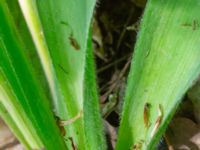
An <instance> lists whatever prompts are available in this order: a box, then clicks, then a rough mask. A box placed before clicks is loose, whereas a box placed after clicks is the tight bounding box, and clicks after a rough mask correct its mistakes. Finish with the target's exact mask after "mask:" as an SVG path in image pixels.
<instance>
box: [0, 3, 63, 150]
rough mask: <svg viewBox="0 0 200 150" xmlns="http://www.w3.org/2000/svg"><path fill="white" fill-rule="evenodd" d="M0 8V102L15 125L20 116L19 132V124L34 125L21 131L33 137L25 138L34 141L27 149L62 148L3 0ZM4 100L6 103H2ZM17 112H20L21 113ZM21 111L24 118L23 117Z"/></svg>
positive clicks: (50, 114) (50, 115)
mask: <svg viewBox="0 0 200 150" xmlns="http://www.w3.org/2000/svg"><path fill="white" fill-rule="evenodd" d="M0 7H1V9H0V19H1V21H2V22H1V24H0V49H1V50H0V56H1V60H0V69H1V78H2V77H3V78H5V81H6V84H8V85H6V84H5V83H4V81H3V82H2V84H1V86H2V88H1V102H2V103H3V105H4V107H5V109H6V110H7V111H9V114H10V116H11V117H12V118H13V120H14V121H15V123H16V124H17V122H19V121H20V119H21V120H22V121H23V119H24V120H25V121H24V122H28V124H26V125H24V124H23V122H22V123H21V124H20V123H18V124H17V125H18V127H20V130H21V132H22V133H23V127H26V128H28V126H29V124H30V125H31V126H32V127H33V128H34V129H33V130H34V131H32V132H31V131H28V130H27V131H24V132H27V133H24V134H23V135H24V136H25V135H26V134H29V132H31V133H30V134H32V138H34V140H32V139H30V138H28V139H27V140H28V141H29V142H30V143H31V142H32V143H34V142H35V144H34V145H30V146H31V149H35V148H42V147H41V146H43V145H44V147H45V148H46V149H52V150H53V149H54V150H55V149H61V150H62V149H65V145H64V141H63V139H62V137H61V135H60V131H59V129H58V127H57V125H56V122H55V120H54V117H53V113H52V110H51V107H50V105H49V100H48V97H47V96H46V95H45V93H43V90H42V88H41V85H40V83H39V82H38V80H36V78H35V76H34V75H33V74H34V71H33V70H32V69H31V67H32V65H30V64H29V63H28V62H29V61H28V59H27V57H25V56H26V55H25V51H26V49H25V46H24V43H23V42H22V40H21V38H20V34H19V32H18V30H17V26H16V24H15V23H14V20H13V18H12V16H11V13H10V12H9V9H8V6H7V4H6V2H5V1H4V0H1V1H0ZM3 86H4V87H3ZM7 87H8V88H7ZM9 91H11V92H9ZM13 93H14V94H13ZM12 94H13V95H12ZM7 103H9V104H10V105H6V104H7ZM11 104H12V105H11ZM11 106H12V107H11ZM17 111H18V112H19V111H21V112H22V115H21V114H20V113H18V112H17ZM12 112H13V113H12ZM15 112H16V113H15ZM23 112H24V113H25V117H23ZM18 115H21V116H18ZM26 119H27V120H26ZM30 121H31V122H30ZM30 129H31V128H30ZM52 135H53V136H52ZM30 137H31V136H30ZM38 137H39V139H38ZM41 142H42V143H41ZM52 143H54V144H53V145H52Z"/></svg>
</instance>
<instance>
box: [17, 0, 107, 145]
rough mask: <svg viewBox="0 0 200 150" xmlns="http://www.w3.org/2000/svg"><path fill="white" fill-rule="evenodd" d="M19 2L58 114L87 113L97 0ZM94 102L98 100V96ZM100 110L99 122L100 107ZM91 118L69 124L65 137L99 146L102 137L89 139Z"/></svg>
mask: <svg viewBox="0 0 200 150" xmlns="http://www.w3.org/2000/svg"><path fill="white" fill-rule="evenodd" d="M19 4H20V6H21V8H22V11H23V14H24V16H25V19H26V22H27V25H28V27H29V30H30V32H31V34H32V37H33V39H34V43H35V45H36V47H37V51H38V55H39V57H40V59H41V62H42V65H43V68H44V71H45V73H46V76H47V79H48V83H49V85H50V87H51V93H52V96H53V97H54V101H53V104H54V111H55V113H56V115H57V116H59V117H60V118H61V119H62V120H66V121H67V120H69V119H71V118H73V117H74V116H76V115H77V114H79V113H81V112H84V114H85V110H83V109H85V108H83V105H84V102H83V96H84V94H83V91H84V89H83V88H84V87H83V84H84V72H85V67H86V66H85V57H86V44H87V36H88V30H89V27H90V21H91V17H92V14H93V8H94V5H95V1H94V0H85V1H77V0H68V1H67V0H58V1H54V0H50V1H48V2H46V1H40V0H38V1H31V0H26V1H22V0H19ZM44 59H45V60H44ZM85 100H86V99H85ZM94 103H97V99H96V98H95V99H94ZM95 107H98V105H97V104H96V105H95ZM96 113H97V115H96V116H97V117H98V118H97V122H98V120H99V116H98V113H99V112H98V110H97V111H96ZM87 117H89V116H81V117H80V118H79V119H77V120H76V121H75V122H73V123H71V124H69V125H67V126H66V127H65V129H66V135H65V139H69V138H71V139H72V140H73V143H74V145H75V146H76V147H77V149H88V147H91V148H94V147H95V146H98V147H99V145H98V144H96V143H98V142H100V143H103V142H102V140H100V141H98V140H99V136H97V137H96V138H97V139H96V138H94V140H93V141H87V139H88V138H89V136H91V135H92V134H94V133H93V132H90V133H89V134H88V133H86V132H87V131H84V130H85V129H84V127H85V124H87V123H88V119H87ZM83 118H84V119H83ZM85 120H86V123H84V121H85ZM98 123H99V122H98ZM86 126H87V125H86ZM87 128H88V126H87ZM99 128H101V126H100V125H99ZM99 131H101V129H99ZM85 133H86V134H85ZM100 134H101V133H99V135H100ZM100 138H102V136H100ZM94 141H96V143H93V142H94ZM66 143H67V145H68V147H69V148H71V149H73V148H72V141H70V140H66ZM102 147H103V145H102Z"/></svg>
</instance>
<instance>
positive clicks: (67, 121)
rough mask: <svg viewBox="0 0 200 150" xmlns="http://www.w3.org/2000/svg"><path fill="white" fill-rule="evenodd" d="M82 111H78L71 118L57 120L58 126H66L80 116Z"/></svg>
mask: <svg viewBox="0 0 200 150" xmlns="http://www.w3.org/2000/svg"><path fill="white" fill-rule="evenodd" d="M82 114H83V112H82V111H81V112H80V113H78V114H77V115H76V116H74V117H73V118H71V119H69V120H60V121H59V125H60V126H66V125H69V124H71V123H73V122H75V121H77V120H78V119H79V118H81V116H82Z"/></svg>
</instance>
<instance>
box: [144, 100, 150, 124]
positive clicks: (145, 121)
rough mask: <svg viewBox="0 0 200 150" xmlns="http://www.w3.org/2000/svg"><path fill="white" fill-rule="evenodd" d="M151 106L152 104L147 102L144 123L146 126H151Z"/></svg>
mask: <svg viewBox="0 0 200 150" xmlns="http://www.w3.org/2000/svg"><path fill="white" fill-rule="evenodd" d="M150 107H151V105H150V104H149V103H145V105H144V125H145V127H146V128H148V127H149V125H150V123H149V115H150Z"/></svg>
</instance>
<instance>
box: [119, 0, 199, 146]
mask: <svg viewBox="0 0 200 150" xmlns="http://www.w3.org/2000/svg"><path fill="white" fill-rule="evenodd" d="M199 6H200V4H199V1H198V0H191V1H188V0H176V1H174V0H165V1H162V0H150V1H149V2H148V4H147V6H146V10H145V13H144V16H143V19H142V24H141V30H140V33H139V37H138V40H137V44H136V46H135V53H134V57H133V61H132V67H131V71H130V74H129V78H128V87H127V89H126V96H125V104H124V107H123V108H124V110H123V113H122V120H121V126H120V130H119V136H118V138H119V139H118V142H117V146H116V149H117V150H121V149H124V150H126V149H127V150H128V149H130V148H131V147H132V146H133V145H134V144H136V145H138V146H139V145H140V146H142V148H143V149H148V150H151V149H155V147H154V146H155V145H156V143H157V142H158V140H159V138H160V137H161V135H162V133H163V132H164V130H165V128H166V126H167V124H168V122H169V121H170V119H171V118H172V116H173V114H174V111H175V110H176V108H177V106H178V104H179V103H180V100H181V98H182V96H183V95H184V93H185V92H186V90H187V89H188V88H189V87H190V86H191V85H192V83H193V81H194V80H195V79H196V78H197V76H198V75H199V73H200V61H199V58H200V50H199V45H200V38H199V37H200V14H199ZM145 103H149V104H150V105H151V106H150V107H149V110H148V111H149V117H147V118H148V119H149V124H150V126H149V127H145V123H144V106H145ZM159 105H161V107H162V108H161V109H162V110H161V111H162V114H163V115H162V116H161V118H160V119H161V121H160V124H158V123H157V125H158V129H156V130H155V131H156V132H155V133H153V129H154V128H155V126H156V120H157V121H158V119H159V113H158V111H159ZM136 145H135V146H136Z"/></svg>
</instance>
